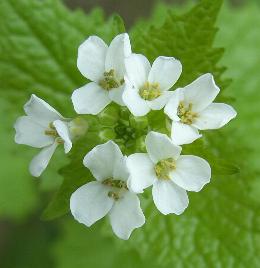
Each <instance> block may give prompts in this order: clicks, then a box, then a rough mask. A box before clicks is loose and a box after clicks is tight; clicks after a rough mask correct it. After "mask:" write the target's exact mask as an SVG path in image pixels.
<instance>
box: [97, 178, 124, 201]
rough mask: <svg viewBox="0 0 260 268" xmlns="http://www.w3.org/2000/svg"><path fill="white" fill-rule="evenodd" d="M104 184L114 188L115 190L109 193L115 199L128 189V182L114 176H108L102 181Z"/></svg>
mask: <svg viewBox="0 0 260 268" xmlns="http://www.w3.org/2000/svg"><path fill="white" fill-rule="evenodd" d="M102 184H104V185H106V186H109V187H112V188H113V190H112V191H109V192H108V194H107V195H108V196H109V197H111V198H113V199H114V200H115V201H117V200H118V199H119V198H120V197H121V195H122V193H124V192H125V191H126V190H128V188H127V185H126V182H125V181H122V180H114V179H113V178H108V179H106V180H104V181H102Z"/></svg>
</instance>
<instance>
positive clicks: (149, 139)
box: [145, 131, 181, 164]
mask: <svg viewBox="0 0 260 268" xmlns="http://www.w3.org/2000/svg"><path fill="white" fill-rule="evenodd" d="M145 145H146V149H147V152H148V154H149V156H150V158H151V159H152V161H153V162H154V163H155V164H156V163H157V162H158V161H160V160H162V159H167V158H170V157H172V158H174V159H175V160H176V159H177V158H178V157H179V156H180V153H181V147H180V146H177V145H175V144H174V143H173V142H172V141H171V139H170V138H169V137H168V136H167V135H165V134H161V133H158V132H154V131H150V132H149V133H148V135H147V136H146V139H145Z"/></svg>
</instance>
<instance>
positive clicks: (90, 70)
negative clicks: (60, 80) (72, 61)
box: [77, 36, 107, 82]
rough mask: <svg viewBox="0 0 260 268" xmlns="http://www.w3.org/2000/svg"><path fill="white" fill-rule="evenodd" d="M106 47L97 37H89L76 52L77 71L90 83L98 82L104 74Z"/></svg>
mask: <svg viewBox="0 0 260 268" xmlns="http://www.w3.org/2000/svg"><path fill="white" fill-rule="evenodd" d="M106 53H107V45H106V44H105V42H104V41H103V40H102V39H101V38H99V37H97V36H90V37H89V38H88V39H87V40H86V41H85V42H84V43H82V44H81V45H80V47H79V50H78V59H77V66H78V69H79V71H80V72H81V73H82V75H84V76H85V77H86V78H88V79H90V80H91V81H95V82H99V80H100V79H102V78H103V75H104V72H105V58H106Z"/></svg>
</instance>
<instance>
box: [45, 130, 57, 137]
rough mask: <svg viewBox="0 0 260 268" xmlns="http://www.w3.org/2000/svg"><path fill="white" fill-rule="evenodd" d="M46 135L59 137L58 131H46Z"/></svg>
mask: <svg viewBox="0 0 260 268" xmlns="http://www.w3.org/2000/svg"><path fill="white" fill-rule="evenodd" d="M44 134H45V135H47V136H54V137H57V136H58V132H57V131H56V130H45V131H44Z"/></svg>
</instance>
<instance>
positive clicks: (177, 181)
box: [127, 132, 211, 215]
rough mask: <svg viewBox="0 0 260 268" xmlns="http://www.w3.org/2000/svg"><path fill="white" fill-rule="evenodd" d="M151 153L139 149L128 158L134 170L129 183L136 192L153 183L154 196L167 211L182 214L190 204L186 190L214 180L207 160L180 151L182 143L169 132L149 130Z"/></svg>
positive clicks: (156, 202)
mask: <svg viewBox="0 0 260 268" xmlns="http://www.w3.org/2000/svg"><path fill="white" fill-rule="evenodd" d="M145 144H146V149H147V153H135V154H132V155H130V156H129V157H128V158H127V167H128V169H129V172H130V177H129V183H128V186H129V188H130V189H132V190H133V191H135V192H139V193H141V192H142V191H143V189H145V188H147V187H149V186H151V185H153V188H152V195H153V200H154V203H155V205H156V207H157V208H158V210H159V211H160V212H161V213H163V214H169V213H175V214H178V215H179V214H181V213H182V212H183V211H184V210H185V209H186V207H187V206H188V203H189V199H188V195H187V192H186V191H195V192H198V191H200V190H201V189H202V187H203V186H204V185H205V184H206V183H208V182H209V181H210V177H211V169H210V166H209V164H208V162H207V161H205V160H204V159H202V158H200V157H197V156H193V155H182V156H181V155H180V153H181V147H179V146H178V145H175V144H174V143H173V142H172V140H171V139H170V138H168V137H167V136H166V135H165V134H161V133H157V132H149V133H148V135H147V137H146V140H145Z"/></svg>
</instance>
